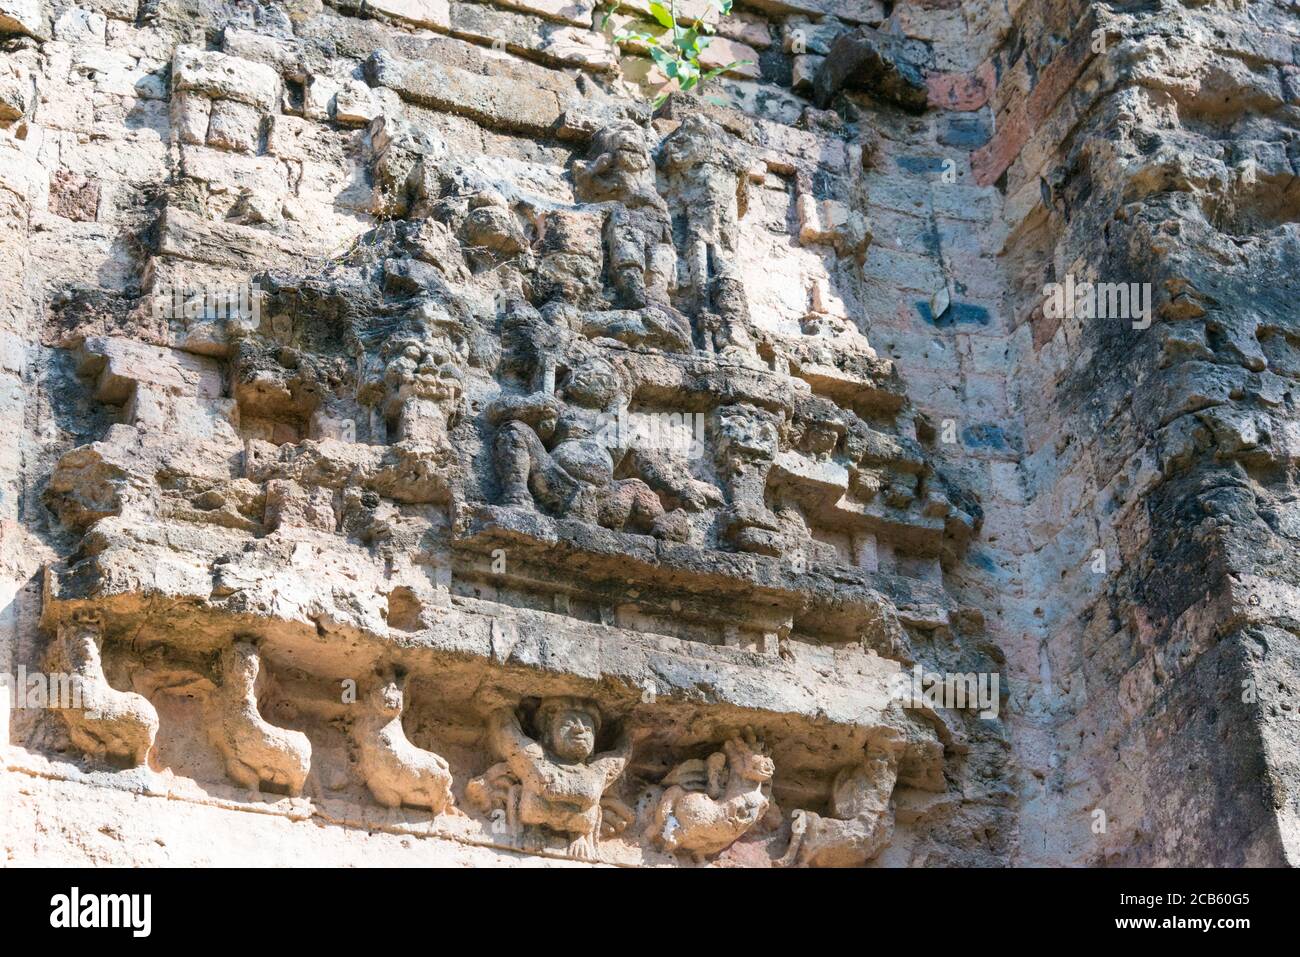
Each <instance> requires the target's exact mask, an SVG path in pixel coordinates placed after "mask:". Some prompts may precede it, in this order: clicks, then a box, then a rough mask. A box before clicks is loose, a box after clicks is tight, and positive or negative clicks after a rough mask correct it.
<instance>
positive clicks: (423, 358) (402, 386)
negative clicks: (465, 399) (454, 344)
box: [384, 340, 463, 402]
mask: <svg viewBox="0 0 1300 957" xmlns="http://www.w3.org/2000/svg"><path fill="white" fill-rule="evenodd" d="M455 359H456V357H455V355H454V354H453V352H452V350H451V349H449V348H445V347H443V346H442V345H439V344H436V343H434V344H424V343H419V342H415V341H413V340H408V341H407V342H405V343H403V344H401V346H400V348H399V350H398V351H397V352H396V354H395V355H394V356H393V357H392V359H390V360H389V362H388V367H387V368H386V369H385V370H384V381H385V382H386V383H387V384H388V387H389V388H390V389H392V390H393V392H394V393H396V394H397V395H398V396H400V397H402V398H407V397H415V398H420V399H431V400H433V401H448V402H450V401H454V400H456V399H458V398H460V395H461V391H462V388H463V386H462V375H461V372H460V369H459V368H457V366H456V362H455Z"/></svg>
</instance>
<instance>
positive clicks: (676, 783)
mask: <svg viewBox="0 0 1300 957" xmlns="http://www.w3.org/2000/svg"><path fill="white" fill-rule="evenodd" d="M775 771H776V766H775V765H774V764H773V763H772V759H771V758H770V757H768V756H767V754H766V751H765V748H764V746H763V744H762V742H761V741H759V739H758V737H757V736H756V735H755V734H754V731H753V730H752V729H749V728H746V729H745V731H744V732H743V733H742V734H740V735H737V736H735V737H733V738H731V739H729V740H728V741H727V742H726V743H725V744H724V745H723V746H722V751H721V752H714V753H713V754H711V755H710V756H709V757H707V758H704V759H699V758H695V759H692V760H689V761H683V762H682V763H681V764H679V765H677V767H675V768H674V769H673V770H672V771H671V772H669V774H668V775H667V776H666V777H665V778H664V779H663V783H664V784H666V785H668V789H667V790H666V791H664V793H663V795H662V796H661V797H660V798H659V803H658V804H657V805H656V807H655V811H654V819H653V825H652V826H653V828H654V831H653V834H652V837H653V839H654V840H655V841H657V842H658V843H659V844H660V845H662V846H663V848H664V849H665V850H667V851H669V852H677V851H685V852H686V853H688V854H690V855H691V857H692V858H693V859H694V860H695V862H696V863H702V862H703V861H704V860H705V859H706V858H708V857H711V856H713V855H715V854H720V853H722V852H723V851H725V850H726V849H727V848H729V847H730V846H731V845H732V844H734V843H735V842H736V841H737V840H739V839H740V838H741V836H743V835H744V834H745V832H747V831H748V830H749V829H750V828H752V827H753V826H754V825H755V824H757V823H758V822H759V820H760V819H762V817H763V816H764V815H765V814H766V813H767V810H768V808H769V807H770V806H771V781H772V775H773V774H774V773H775Z"/></svg>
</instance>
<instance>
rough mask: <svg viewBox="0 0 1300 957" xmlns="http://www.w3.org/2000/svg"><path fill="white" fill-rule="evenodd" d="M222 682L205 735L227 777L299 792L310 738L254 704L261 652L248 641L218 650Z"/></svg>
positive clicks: (307, 765) (263, 787) (253, 785)
mask: <svg viewBox="0 0 1300 957" xmlns="http://www.w3.org/2000/svg"><path fill="white" fill-rule="evenodd" d="M220 670H221V683H220V684H219V685H218V686H217V690H216V691H215V692H213V694H212V697H211V699H210V701H209V704H208V722H209V724H208V736H209V738H210V739H211V741H212V743H213V745H214V746H215V747H216V748H217V750H218V751H220V752H221V755H222V757H223V758H224V759H225V762H226V773H227V774H229V775H230V778H231V780H233V781H234V782H235V783H236V784H238V785H240V786H241V787H245V788H248V789H250V790H254V791H256V790H266V791H271V792H273V793H280V794H288V795H291V796H295V797H296V796H297V795H299V794H301V793H302V789H303V785H304V784H305V783H306V781H307V772H308V771H310V770H311V742H310V741H309V740H308V739H307V736H306V735H305V734H303V733H302V732H301V731H289V730H287V729H285V728H277V727H276V726H275V725H273V724H270V723H269V722H267V721H266V719H265V718H263V717H262V714H261V712H260V711H259V710H258V705H257V687H256V686H257V679H258V676H259V675H260V674H261V671H262V658H261V655H260V654H259V653H258V650H257V646H256V645H254V644H253V643H252V642H250V641H234V642H232V643H231V644H230V646H229V647H228V648H226V649H225V650H224V651H222V652H221V660H220Z"/></svg>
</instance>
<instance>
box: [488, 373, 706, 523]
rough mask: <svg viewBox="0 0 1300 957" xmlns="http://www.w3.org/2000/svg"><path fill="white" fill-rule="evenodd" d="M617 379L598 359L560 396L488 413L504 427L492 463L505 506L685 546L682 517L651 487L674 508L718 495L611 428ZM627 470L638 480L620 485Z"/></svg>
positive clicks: (541, 395) (522, 400) (618, 403)
mask: <svg viewBox="0 0 1300 957" xmlns="http://www.w3.org/2000/svg"><path fill="white" fill-rule="evenodd" d="M620 392H621V388H620V383H619V378H618V373H617V372H616V370H615V369H614V368H613V366H611V365H610V364H609V363H608V362H605V361H604V360H603V359H599V358H596V357H591V358H587V359H585V360H583V361H581V362H580V363H579V364H578V365H577V366H576V367H575V368H573V369H571V370H570V371H569V373H568V374H567V376H566V377H565V379H564V381H563V382H562V383H561V385H560V388H559V390H558V392H557V394H554V395H552V394H549V393H547V392H545V391H542V392H534V393H531V394H529V395H523V396H507V397H504V398H502V399H499V400H497V401H496V402H495V403H493V405H492V406H491V407H490V408H489V409H488V418H489V421H491V422H493V423H495V424H496V425H497V426H498V429H497V435H496V442H495V447H494V456H495V461H496V467H497V475H498V477H499V479H500V481H501V485H502V492H503V495H502V501H503V503H504V504H506V505H508V506H513V507H520V508H533V507H535V505H534V503H535V502H537V503H540V504H542V505H543V506H544V507H545V508H547V509H548V510H550V511H552V512H554V513H557V514H560V515H564V516H567V517H570V518H575V519H578V520H579V521H585V522H591V523H593V524H597V525H602V526H604V527H606V528H611V529H615V530H623V529H628V530H631V531H635V532H641V533H648V534H653V535H656V536H658V537H661V538H675V539H681V538H684V537H685V535H686V533H687V531H688V529H687V526H686V523H685V514H684V513H683V512H681V511H680V510H674V511H673V512H665V510H664V507H663V504H662V503H661V502H660V500H659V497H658V495H656V494H655V491H654V490H653V489H652V488H651V487H650V485H649V484H647V482H654V483H655V485H656V486H657V487H659V488H661V489H663V490H664V491H665V492H667V493H668V494H669V495H671V496H672V497H673V498H674V499H675V500H676V501H680V502H682V503H683V504H684V505H686V506H689V507H692V508H703V507H705V505H707V504H709V503H710V502H715V501H717V500H718V495H717V490H716V489H714V488H713V487H712V486H710V485H707V483H702V482H698V481H696V480H694V479H692V478H690V477H689V476H687V475H683V474H681V473H680V472H679V471H677V470H674V469H671V468H668V467H666V466H663V465H662V464H661V463H657V462H656V461H654V459H653V457H652V456H648V455H644V454H633V453H632V450H630V449H629V448H628V447H627V445H626V443H625V441H624V438H625V437H623V436H621V435H620V434H619V430H618V429H617V428H615V427H613V426H614V425H615V424H616V423H617V421H618V412H619V409H620V408H621V407H622V406H623V404H624V403H623V402H622V399H621V395H620ZM621 466H627V467H628V468H630V469H632V470H634V471H637V472H638V473H639V474H640V477H635V478H615V475H616V474H617V473H618V471H619V470H620V467H621Z"/></svg>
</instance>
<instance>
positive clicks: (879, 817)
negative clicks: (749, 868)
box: [777, 750, 898, 867]
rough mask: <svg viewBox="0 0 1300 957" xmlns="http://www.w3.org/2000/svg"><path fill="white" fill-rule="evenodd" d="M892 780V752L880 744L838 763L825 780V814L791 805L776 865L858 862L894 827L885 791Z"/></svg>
mask: <svg viewBox="0 0 1300 957" xmlns="http://www.w3.org/2000/svg"><path fill="white" fill-rule="evenodd" d="M897 780H898V754H897V752H896V751H895V750H885V751H883V752H877V753H872V754H868V755H866V756H865V757H864V758H863V759H862V761H861V762H860V763H858V764H851V765H849V766H848V767H845V768H841V769H840V771H839V772H838V773H837V774H836V775H835V780H834V781H833V783H832V784H831V802H830V811H831V813H830V815H829V816H827V817H823V816H822V815H820V814H817V813H816V812H815V811H805V810H802V809H801V810H796V811H795V812H794V813H793V814H792V815H791V822H790V831H791V835H790V846H789V848H788V849H787V850H786V852H785V854H784V856H782V858H781V859H780V860H779V861H777V865H778V866H781V867H861V866H862V865H863V864H866V863H867V862H868V861H870V860H871V859H872V858H874V857H875V856H876V855H877V854H879V853H880V852H881V851H882V850H884V848H885V847H886V846H888V844H889V842H890V839H891V838H892V837H893V833H894V811H893V807H892V806H891V804H890V797H891V795H892V794H893V791H894V784H895V782H896V781H897Z"/></svg>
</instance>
